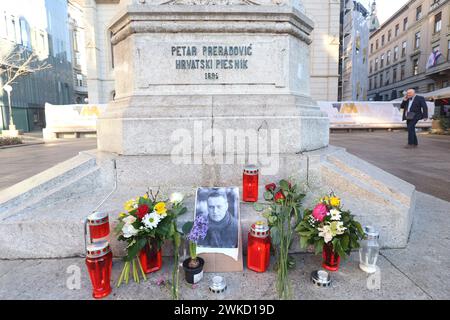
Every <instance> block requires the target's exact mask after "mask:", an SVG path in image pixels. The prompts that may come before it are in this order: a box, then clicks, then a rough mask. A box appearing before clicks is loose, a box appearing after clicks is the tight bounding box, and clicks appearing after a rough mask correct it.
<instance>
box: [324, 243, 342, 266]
mask: <svg viewBox="0 0 450 320" xmlns="http://www.w3.org/2000/svg"><path fill="white" fill-rule="evenodd" d="M322 258H323V262H322V267H324V269H326V270H329V271H337V270H338V269H339V262H340V261H341V257H340V256H339V254H338V253H337V252H335V251H334V248H333V244H332V243H331V242H330V243H325V244H324V245H323V251H322Z"/></svg>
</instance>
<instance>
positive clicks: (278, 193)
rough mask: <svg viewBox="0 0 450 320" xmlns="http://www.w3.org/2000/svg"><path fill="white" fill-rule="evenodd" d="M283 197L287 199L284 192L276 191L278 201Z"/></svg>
mask: <svg viewBox="0 0 450 320" xmlns="http://www.w3.org/2000/svg"><path fill="white" fill-rule="evenodd" d="M283 199H285V197H284V194H283V192H281V191H278V192H277V193H275V201H276V202H279V201H281V200H283Z"/></svg>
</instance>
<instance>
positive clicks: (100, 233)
mask: <svg viewBox="0 0 450 320" xmlns="http://www.w3.org/2000/svg"><path fill="white" fill-rule="evenodd" d="M86 223H87V225H88V227H89V239H90V242H98V241H108V240H109V239H108V238H109V232H110V230H109V217H108V214H107V213H105V212H94V213H92V214H90V215H89V216H88V217H87V219H86Z"/></svg>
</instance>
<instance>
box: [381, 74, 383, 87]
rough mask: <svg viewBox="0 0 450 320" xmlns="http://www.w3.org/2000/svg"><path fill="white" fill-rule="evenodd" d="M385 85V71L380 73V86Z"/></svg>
mask: <svg viewBox="0 0 450 320" xmlns="http://www.w3.org/2000/svg"><path fill="white" fill-rule="evenodd" d="M382 86H383V73H380V87H382Z"/></svg>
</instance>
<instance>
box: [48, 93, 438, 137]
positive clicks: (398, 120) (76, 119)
mask: <svg viewBox="0 0 450 320" xmlns="http://www.w3.org/2000/svg"><path fill="white" fill-rule="evenodd" d="M317 104H318V105H319V107H320V110H322V111H323V112H325V113H326V114H327V115H328V117H329V119H330V128H331V129H339V128H343V129H357V128H361V129H366V128H367V129H376V128H403V127H405V126H406V122H405V121H402V113H401V112H400V102H397V101H395V102H371V101H343V102H337V101H317ZM427 105H428V117H429V118H430V117H431V116H432V115H433V114H434V103H432V102H427ZM105 109H106V104H73V105H52V104H49V103H46V104H45V121H46V128H45V129H43V135H44V139H46V140H51V139H57V138H64V137H79V136H89V135H92V136H94V135H95V134H96V131H97V128H96V122H97V118H98V116H100V115H101V114H102V113H103V112H104V111H105ZM417 126H418V127H422V128H428V127H431V120H430V119H427V120H422V121H419V123H418V124H417Z"/></svg>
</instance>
